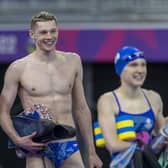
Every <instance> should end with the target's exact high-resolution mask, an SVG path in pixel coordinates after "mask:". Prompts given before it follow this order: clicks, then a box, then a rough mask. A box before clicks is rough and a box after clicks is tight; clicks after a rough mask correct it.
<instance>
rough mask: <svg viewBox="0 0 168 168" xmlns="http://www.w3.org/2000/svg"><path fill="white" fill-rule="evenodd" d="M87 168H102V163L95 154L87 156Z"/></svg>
mask: <svg viewBox="0 0 168 168" xmlns="http://www.w3.org/2000/svg"><path fill="white" fill-rule="evenodd" d="M88 159H89V160H88V161H89V168H102V166H103V163H102V161H101V160H100V158H99V157H98V155H97V154H96V153H94V154H90V155H89V158H88Z"/></svg>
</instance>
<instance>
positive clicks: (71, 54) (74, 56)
mask: <svg viewBox="0 0 168 168" xmlns="http://www.w3.org/2000/svg"><path fill="white" fill-rule="evenodd" d="M57 54H58V55H60V56H61V57H65V58H67V59H71V60H77V59H80V56H79V54H77V53H75V52H65V51H58V50H57Z"/></svg>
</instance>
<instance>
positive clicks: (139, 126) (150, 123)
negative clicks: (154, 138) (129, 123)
mask: <svg viewBox="0 0 168 168" xmlns="http://www.w3.org/2000/svg"><path fill="white" fill-rule="evenodd" d="M142 93H143V95H144V98H145V99H146V101H147V103H148V105H149V109H148V110H147V111H145V112H142V113H140V114H131V113H129V112H125V111H122V109H121V105H120V102H119V99H118V97H117V95H116V93H115V92H114V91H113V92H112V94H113V96H114V97H115V99H116V102H117V105H118V108H119V112H118V115H117V116H116V117H119V116H123V115H127V116H130V118H132V120H133V121H134V130H135V132H136V133H140V132H143V131H146V132H148V133H149V134H151V132H152V130H153V129H154V125H155V115H154V111H153V109H152V106H151V103H150V101H149V99H148V97H147V96H146V94H145V93H144V92H143V91H142Z"/></svg>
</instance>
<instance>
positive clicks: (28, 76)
mask: <svg viewBox="0 0 168 168" xmlns="http://www.w3.org/2000/svg"><path fill="white" fill-rule="evenodd" d="M74 77H75V75H74V72H73V70H70V69H69V70H68V69H66V68H61V69H58V68H54V67H52V68H50V67H49V68H45V67H36V68H34V69H32V68H27V69H26V70H25V71H24V73H23V75H22V79H21V85H22V87H23V88H24V89H25V90H26V91H28V92H29V93H30V94H36V95H49V94H53V93H60V94H67V93H69V92H70V91H71V89H72V85H73V82H74Z"/></svg>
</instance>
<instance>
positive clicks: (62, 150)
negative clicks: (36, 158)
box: [41, 140, 79, 168]
mask: <svg viewBox="0 0 168 168" xmlns="http://www.w3.org/2000/svg"><path fill="white" fill-rule="evenodd" d="M78 150H79V147H78V143H77V141H75V140H73V141H64V142H52V143H49V144H48V146H47V147H46V149H45V150H43V151H42V152H41V155H42V156H44V157H47V158H48V159H49V160H51V161H52V162H53V163H54V164H55V168H59V167H60V165H61V164H62V163H63V161H64V160H66V159H67V158H68V157H70V156H71V155H72V154H73V153H75V152H77V151H78Z"/></svg>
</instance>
